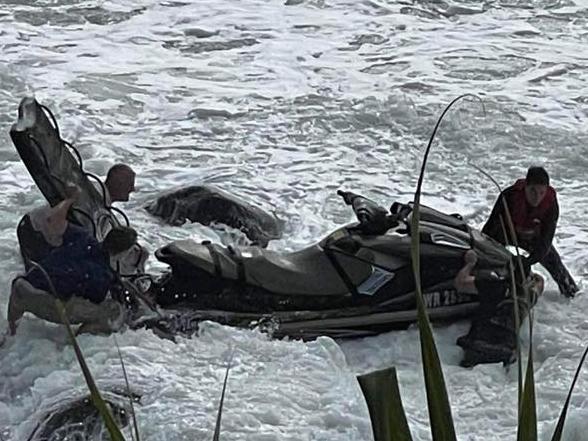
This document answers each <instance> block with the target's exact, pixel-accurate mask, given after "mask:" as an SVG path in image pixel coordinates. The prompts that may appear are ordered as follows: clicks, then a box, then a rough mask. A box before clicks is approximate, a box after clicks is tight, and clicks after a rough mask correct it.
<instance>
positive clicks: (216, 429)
mask: <svg viewBox="0 0 588 441" xmlns="http://www.w3.org/2000/svg"><path fill="white" fill-rule="evenodd" d="M232 360H233V353H231V355H230V357H229V363H228V364H227V372H226V373H225V381H224V383H223V391H222V393H221V398H220V403H219V405H218V414H217V416H216V425H215V427H214V436H213V437H212V441H219V440H220V428H221V419H222V415H223V405H224V402H225V393H226V391H227V383H228V382H229V371H230V370H231V361H232Z"/></svg>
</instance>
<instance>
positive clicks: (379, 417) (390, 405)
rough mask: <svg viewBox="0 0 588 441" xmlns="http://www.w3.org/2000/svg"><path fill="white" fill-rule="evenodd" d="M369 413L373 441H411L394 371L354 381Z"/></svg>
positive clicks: (385, 371) (373, 373)
mask: <svg viewBox="0 0 588 441" xmlns="http://www.w3.org/2000/svg"><path fill="white" fill-rule="evenodd" d="M357 380H358V381H359V385H360V387H361V391H362V392H363V396H364V397H365V401H366V403H367V406H368V410H369V412H370V419H371V421H372V430H373V432H374V441H412V437H411V435H410V429H409V427H408V421H407V420H406V414H405V412H404V407H403V406H402V398H401V397H400V390H399V388H398V378H397V376H396V369H395V368H393V367H392V368H388V369H383V370H380V371H375V372H370V373H369V374H364V375H360V376H358V377H357Z"/></svg>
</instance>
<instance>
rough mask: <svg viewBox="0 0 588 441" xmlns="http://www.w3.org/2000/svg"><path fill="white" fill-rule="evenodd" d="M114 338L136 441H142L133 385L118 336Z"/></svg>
mask: <svg viewBox="0 0 588 441" xmlns="http://www.w3.org/2000/svg"><path fill="white" fill-rule="evenodd" d="M112 337H113V338H114V344H115V345H116V350H117V351H118V359H119V360H120V366H121V368H122V371H123V376H124V378H125V385H126V388H127V395H128V397H129V405H130V406H131V417H132V418H133V426H134V428H135V436H134V440H135V441H141V437H140V436H139V425H138V424H137V415H136V414H135V406H134V404H133V392H132V391H131V385H130V384H129V377H128V375H127V370H126V368H125V362H124V360H123V357H122V354H121V352H120V346H119V345H118V341H117V339H116V335H113V336H112ZM132 434H133V432H131V438H133V435H132Z"/></svg>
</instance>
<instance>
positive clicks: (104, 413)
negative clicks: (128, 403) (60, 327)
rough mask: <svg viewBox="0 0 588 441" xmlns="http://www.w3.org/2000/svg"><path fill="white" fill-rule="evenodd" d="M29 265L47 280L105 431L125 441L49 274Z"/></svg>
mask: <svg viewBox="0 0 588 441" xmlns="http://www.w3.org/2000/svg"><path fill="white" fill-rule="evenodd" d="M31 265H32V266H34V267H35V268H37V269H38V270H39V271H41V273H42V274H43V276H44V277H45V279H46V280H47V285H48V286H49V289H50V291H51V293H52V294H53V296H54V297H55V307H56V308H57V312H58V313H59V316H60V318H61V321H62V323H63V324H64V325H65V327H66V329H67V333H68V335H69V339H70V341H71V343H72V346H73V348H74V352H75V354H76V358H77V359H78V363H79V364H80V368H81V369H82V373H83V374H84V379H85V380H86V384H87V385H88V389H89V390H90V397H91V399H92V403H93V404H94V406H95V407H96V409H97V410H98V413H99V414H100V416H101V417H102V420H103V421H104V425H105V426H106V429H107V430H108V433H109V434H110V439H111V440H112V441H125V438H124V436H123V434H122V433H121V431H120V429H119V428H118V426H117V425H116V422H115V421H114V418H113V416H112V413H111V412H110V408H109V407H108V405H107V404H106V402H105V401H104V399H103V398H102V395H100V391H99V390H98V387H97V386H96V383H95V382H94V378H93V377H92V373H91V372H90V369H89V368H88V365H87V363H86V360H85V359H84V355H83V354H82V350H81V349H80V347H79V345H78V342H77V340H76V337H75V335H74V332H73V330H72V329H71V324H70V323H69V319H68V318H67V314H66V312H65V306H64V305H63V302H62V301H61V300H60V299H59V296H58V295H57V292H56V291H55V287H54V286H53V282H52V281H51V278H50V277H49V274H47V272H46V271H45V269H44V268H43V267H42V266H41V265H39V264H38V263H36V262H33V261H31Z"/></svg>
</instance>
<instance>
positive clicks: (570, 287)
mask: <svg viewBox="0 0 588 441" xmlns="http://www.w3.org/2000/svg"><path fill="white" fill-rule="evenodd" d="M507 208H508V212H509V213H510V217H511V219H512V223H513V226H514V230H515V234H516V238H512V237H511V233H510V231H509V227H508V221H507V217H506V209H507ZM558 217H559V206H558V203H557V195H556V192H555V189H554V188H553V187H552V186H551V185H550V184H549V175H548V174H547V171H545V169H544V168H543V167H530V168H529V170H528V171H527V176H526V178H525V179H519V180H517V181H516V182H515V183H514V184H513V185H511V186H510V187H508V188H507V189H505V190H504V191H503V192H502V193H501V194H500V195H499V197H498V200H497V201H496V204H495V205H494V208H493V209H492V213H491V214H490V217H489V218H488V221H487V222H486V224H485V225H484V227H483V228H482V232H483V233H485V234H486V235H488V236H490V237H492V238H493V239H496V240H497V241H499V242H500V243H502V244H508V245H515V242H516V244H518V246H520V247H521V248H523V249H524V250H526V251H528V252H529V253H530V254H529V256H528V257H527V258H525V259H524V263H525V265H526V266H527V267H530V266H531V265H533V264H535V263H540V264H541V265H543V266H544V267H545V269H546V270H547V271H549V274H551V277H553V279H554V280H555V282H556V283H557V285H558V287H559V291H560V293H561V294H563V295H564V296H566V297H574V295H575V294H576V293H577V292H578V290H579V289H578V286H577V285H576V283H575V282H574V279H573V278H572V276H571V275H570V273H569V272H568V270H567V269H566V268H565V266H564V265H563V263H562V261H561V258H560V257H559V254H558V253H557V251H556V250H555V248H554V246H553V244H552V242H553V236H554V234H555V228H556V226H557V220H558ZM501 218H502V222H503V223H504V227H505V228H506V231H507V237H505V235H504V230H503V226H502V225H503V224H502V222H501ZM515 239H516V241H515Z"/></svg>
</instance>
